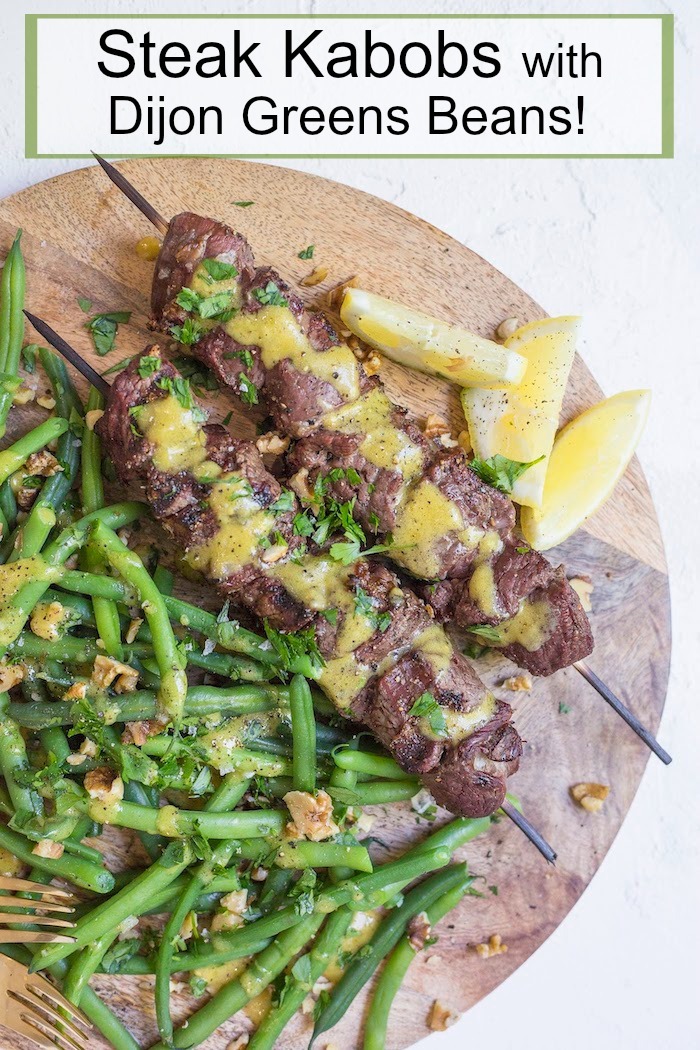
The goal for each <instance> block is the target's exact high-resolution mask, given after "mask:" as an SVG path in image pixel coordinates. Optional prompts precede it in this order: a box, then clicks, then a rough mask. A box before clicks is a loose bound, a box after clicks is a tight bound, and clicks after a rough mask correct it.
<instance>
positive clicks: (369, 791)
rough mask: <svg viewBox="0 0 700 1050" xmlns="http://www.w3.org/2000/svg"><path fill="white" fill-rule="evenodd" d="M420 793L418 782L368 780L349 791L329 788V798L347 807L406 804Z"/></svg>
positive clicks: (406, 780)
mask: <svg viewBox="0 0 700 1050" xmlns="http://www.w3.org/2000/svg"><path fill="white" fill-rule="evenodd" d="M418 791H420V781H419V780H408V779H405V780H369V781H367V783H364V784H357V785H356V786H355V787H354V788H353V789H352V790H351V791H348V790H346V789H344V788H330V789H329V793H330V795H331V798H333V799H335V800H337V801H338V802H342V803H344V804H345V805H348V806H379V805H382V804H387V803H389V802H406V801H408V800H409V799H411V798H413V796H414V795H415V794H417V792H418Z"/></svg>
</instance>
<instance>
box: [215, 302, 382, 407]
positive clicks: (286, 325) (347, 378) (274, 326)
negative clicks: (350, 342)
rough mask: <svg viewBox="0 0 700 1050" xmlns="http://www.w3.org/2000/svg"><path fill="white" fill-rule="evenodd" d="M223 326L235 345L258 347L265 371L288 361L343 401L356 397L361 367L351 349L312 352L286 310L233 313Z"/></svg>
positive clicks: (295, 320) (292, 316) (274, 309)
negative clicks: (336, 392)
mask: <svg viewBox="0 0 700 1050" xmlns="http://www.w3.org/2000/svg"><path fill="white" fill-rule="evenodd" d="M217 287H218V286H217ZM225 327H226V331H227V332H228V334H229V335H230V336H231V338H232V339H235V340H236V342H238V343H242V344H243V345H244V346H259V347H260V353H261V357H262V362H263V364H264V365H265V368H273V367H274V366H275V365H276V364H278V363H279V362H280V361H284V360H290V361H291V362H292V364H293V365H294V367H295V368H296V369H297V370H298V371H299V372H310V373H311V374H312V375H314V376H316V377H317V378H318V379H323V380H325V382H327V383H330V385H331V386H333V387H334V388H335V389H336V390H337V391H338V393H339V394H340V396H341V397H343V398H344V399H345V400H347V401H354V400H355V399H356V398H358V397H359V396H360V368H361V366H360V363H359V361H358V360H357V358H356V357H355V355H354V354H353V352H352V350H351V349H350V348H349V347H348V346H344V345H342V344H341V345H340V346H335V347H331V348H330V349H329V350H325V351H322V352H321V351H318V350H314V348H313V347H312V346H311V343H310V342H309V340H308V339H307V337H306V335H305V333H304V331H303V329H302V327H301V325H300V324H299V321H298V320H297V319H296V317H295V316H294V314H293V313H292V311H291V310H290V309H289V308H288V307H286V306H263V307H262V309H260V310H258V311H257V312H256V313H240V314H236V316H235V317H233V318H231V320H230V321H228V322H227V323H226V326H225ZM322 407H326V408H331V407H332V406H331V405H327V406H322Z"/></svg>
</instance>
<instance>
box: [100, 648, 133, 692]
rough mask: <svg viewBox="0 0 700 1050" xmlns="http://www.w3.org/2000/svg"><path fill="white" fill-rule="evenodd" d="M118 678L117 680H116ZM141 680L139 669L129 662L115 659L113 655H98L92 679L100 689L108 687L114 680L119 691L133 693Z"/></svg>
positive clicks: (116, 689) (115, 687) (116, 690)
mask: <svg viewBox="0 0 700 1050" xmlns="http://www.w3.org/2000/svg"><path fill="white" fill-rule="evenodd" d="M115 679H116V681H115ZM138 680H139V673H138V671H137V670H136V669H135V668H133V667H129V665H128V664H123V663H121V661H120V660H114V659H113V658H112V657H111V656H96V657H95V663H94V664H93V668H92V681H93V682H94V683H95V685H96V686H97V687H98V688H99V689H108V688H109V687H110V685H111V684H112V683H113V682H114V683H115V684H114V689H115V692H117V693H133V692H134V691H135V690H136V686H137V684H138Z"/></svg>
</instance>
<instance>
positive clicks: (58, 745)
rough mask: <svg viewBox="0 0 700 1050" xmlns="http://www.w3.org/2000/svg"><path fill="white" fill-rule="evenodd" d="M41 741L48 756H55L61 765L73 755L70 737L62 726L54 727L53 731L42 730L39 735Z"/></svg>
mask: <svg viewBox="0 0 700 1050" xmlns="http://www.w3.org/2000/svg"><path fill="white" fill-rule="evenodd" d="M39 741H40V742H41V746H42V747H43V749H44V751H45V752H46V754H47V755H53V757H54V758H55V759H56V761H57V762H59V763H61V765H63V763H64V762H65V761H66V759H67V758H68V756H69V755H70V753H71V747H70V744H69V743H68V737H67V736H66V734H65V733H64V732H63V730H62V729H61V728H60V726H54V727H53V729H42V730H41V732H40V733H39Z"/></svg>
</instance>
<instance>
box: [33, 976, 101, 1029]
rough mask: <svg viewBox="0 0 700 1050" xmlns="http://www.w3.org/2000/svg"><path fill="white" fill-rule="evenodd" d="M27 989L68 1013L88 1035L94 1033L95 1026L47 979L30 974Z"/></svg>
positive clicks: (74, 1022)
mask: <svg viewBox="0 0 700 1050" xmlns="http://www.w3.org/2000/svg"><path fill="white" fill-rule="evenodd" d="M30 982H31V983H30ZM26 987H27V988H28V989H29V991H31V992H33V993H34V994H35V995H41V996H42V998H44V999H46V1000H47V1001H48V1002H50V1003H53V1004H54V1006H55V1007H56V1008H57V1009H59V1010H61V1011H63V1012H65V1013H67V1014H68V1018H69V1020H70V1021H71V1022H72V1023H73V1024H74V1025H75V1026H76V1027H77V1028H82V1029H84V1030H85V1033H86V1034H89V1033H90V1032H91V1031H92V1027H93V1026H92V1024H91V1022H90V1021H88V1019H87V1017H85V1015H84V1014H82V1013H80V1012H79V1011H78V1010H77V1009H76V1007H75V1006H74V1005H73V1004H72V1003H71V1002H69V1001H68V999H66V997H65V996H64V995H61V993H60V992H59V991H58V989H57V988H54V986H53V985H52V984H51V983H50V982H49V981H48V980H46V978H44V977H40V976H39V975H38V974H30V975H29V977H28V978H27V984H26Z"/></svg>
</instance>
